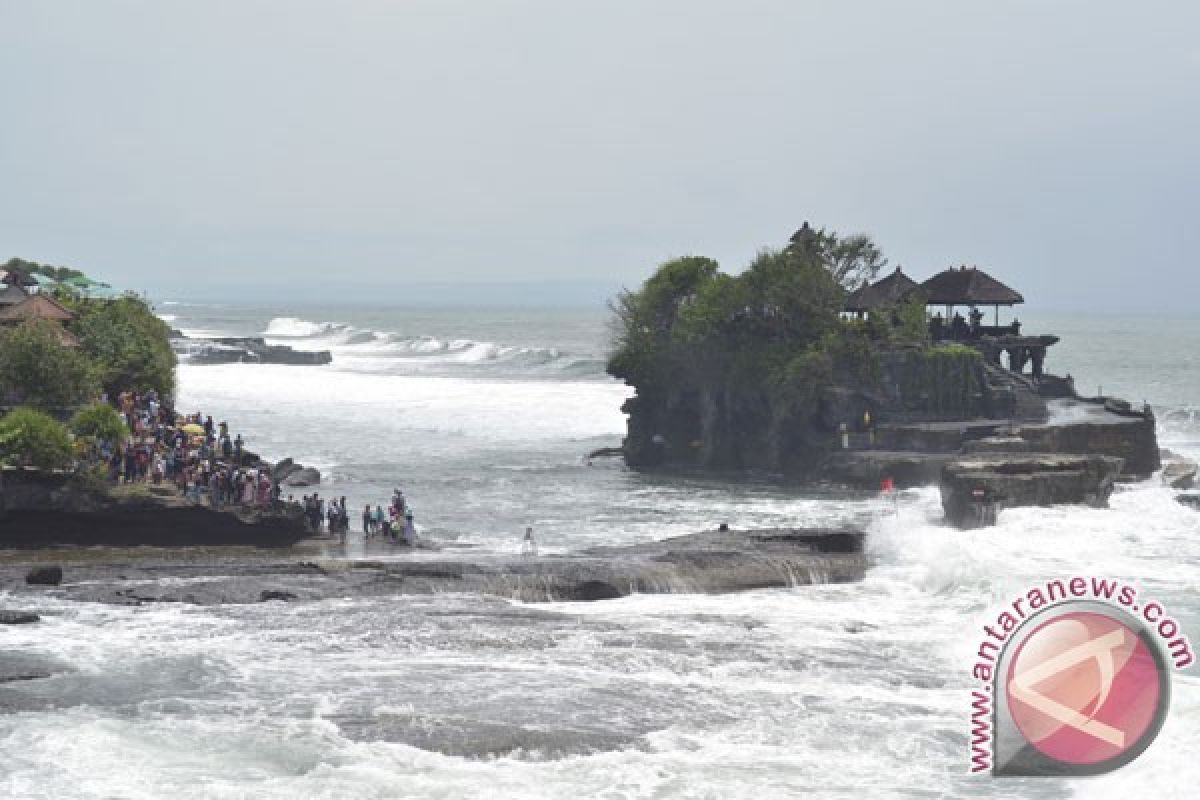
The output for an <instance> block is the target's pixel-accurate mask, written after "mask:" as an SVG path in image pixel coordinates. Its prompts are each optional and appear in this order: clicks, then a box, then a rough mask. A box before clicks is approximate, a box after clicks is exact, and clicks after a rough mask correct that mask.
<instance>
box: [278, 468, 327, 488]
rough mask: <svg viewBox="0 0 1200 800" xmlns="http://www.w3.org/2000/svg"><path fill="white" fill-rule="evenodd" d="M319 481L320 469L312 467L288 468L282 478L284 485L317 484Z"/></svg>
mask: <svg viewBox="0 0 1200 800" xmlns="http://www.w3.org/2000/svg"><path fill="white" fill-rule="evenodd" d="M320 483H321V471H320V470H318V469H315V468H313V467H300V468H299V469H295V470H289V471H288V472H287V477H285V478H284V479H283V485H284V486H296V487H299V486H317V485H319V484H320Z"/></svg>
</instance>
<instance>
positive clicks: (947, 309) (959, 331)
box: [845, 266, 1058, 381]
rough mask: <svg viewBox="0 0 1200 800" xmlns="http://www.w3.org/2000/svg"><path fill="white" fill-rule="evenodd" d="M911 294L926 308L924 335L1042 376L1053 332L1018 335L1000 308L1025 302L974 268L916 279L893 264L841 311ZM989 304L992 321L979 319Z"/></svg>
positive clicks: (860, 311)
mask: <svg viewBox="0 0 1200 800" xmlns="http://www.w3.org/2000/svg"><path fill="white" fill-rule="evenodd" d="M914 298H919V299H920V300H921V301H922V302H923V303H924V304H925V306H926V309H927V310H928V311H929V336H930V339H932V340H933V342H934V343H938V342H959V343H961V344H965V345H968V346H970V347H974V348H975V349H977V350H979V351H980V352H981V353H982V354H983V356H984V359H985V360H986V361H987V362H988V363H989V364H992V365H994V366H997V367H1005V368H1007V369H1009V370H1010V371H1012V372H1015V373H1017V374H1023V373H1024V372H1025V367H1026V366H1028V367H1029V374H1030V377H1032V378H1033V379H1034V380H1035V381H1040V380H1042V379H1043V378H1044V377H1046V376H1045V370H1044V365H1045V362H1046V351H1047V350H1048V349H1049V348H1050V347H1051V346H1052V345H1054V344H1055V343H1057V342H1058V337H1057V336H1051V335H1046V334H1042V335H1035V336H1030V335H1027V334H1026V335H1023V334H1022V333H1021V323H1020V321H1019V320H1017V319H1016V318H1015V317H1014V318H1013V319H1012V321H1011V322H1009V323H1008V324H1006V325H1001V324H1000V307H1001V306H1004V307H1005V308H1012V307H1013V306H1015V305H1018V304H1020V303H1024V302H1025V298H1024V297H1022V296H1021V293H1020V292H1018V291H1016V290H1015V289H1012V288H1010V287H1009V286H1006V285H1005V284H1003V283H1001V282H1000V281H998V280H997V279H995V278H993V277H992V276H991V275H989V274H987V273H986V272H984V271H983V270H981V269H979V268H978V267H967V266H962V267H951V268H950V269H947V270H945V271H943V272H939V273H938V274H937V275H934V276H933V277H932V278H930V279H929V280H927V281H925V282H924V283H917V282H916V281H914V280H912V279H911V278H909V277H908V276H907V275H905V274H904V273H903V272H902V271H901V270H900V269H899V268H897V269H896V270H895V271H894V272H893V273H892V274H890V275H888V276H887V277H884V278H882V279H880V280H878V281H876V282H875V283H870V284H867V285H865V286H863V287H862V288H860V289H858V290H856V291H854V292H851V293H850V295H849V296H848V297H847V298H846V305H845V311H847V312H849V313H853V314H857V315H859V316H862V315H864V314H870V313H871V312H873V311H876V312H877V311H880V310H882V309H884V308H890V307H893V306H895V305H896V304H897V303H901V302H905V301H908V300H911V299H914ZM988 306H991V307H992V309H993V310H994V317H993V322H992V324H991V325H985V324H984V317H985V314H984V312H983V311H982V310H981V309H982V308H986V307H988ZM960 309H961V310H960ZM962 311H966V316H963V314H962Z"/></svg>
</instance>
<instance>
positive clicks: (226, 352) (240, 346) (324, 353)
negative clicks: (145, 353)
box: [171, 331, 333, 366]
mask: <svg viewBox="0 0 1200 800" xmlns="http://www.w3.org/2000/svg"><path fill="white" fill-rule="evenodd" d="M175 333H178V331H175ZM171 348H172V349H173V350H174V351H175V353H176V355H178V356H179V357H180V360H181V361H184V362H186V363H188V364H205V365H212V364H289V365H293V366H320V365H322V364H329V363H331V362H332V361H333V355H332V354H331V353H330V352H329V351H328V350H315V351H308V350H296V349H294V348H292V347H289V346H287V345H281V344H267V342H266V340H265V339H262V338H261V337H257V336H246V337H224V338H213V339H192V338H188V337H186V336H183V335H182V334H180V335H179V336H178V337H176V338H172V339H171Z"/></svg>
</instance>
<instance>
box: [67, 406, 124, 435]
mask: <svg viewBox="0 0 1200 800" xmlns="http://www.w3.org/2000/svg"><path fill="white" fill-rule="evenodd" d="M70 428H71V432H72V433H74V434H75V435H76V436H79V437H84V438H87V439H91V440H92V441H94V442H112V443H114V444H120V443H121V441H122V440H124V439H125V437H127V436H128V435H129V428H128V426H126V424H125V421H124V420H122V419H121V415H120V414H118V413H117V410H116V409H115V408H113V407H112V406H110V405H109V404H108V403H93V404H92V405H90V406H85V407H83V408H81V409H79V410H78V411H76V412H75V415H74V416H73V417H71V423H70Z"/></svg>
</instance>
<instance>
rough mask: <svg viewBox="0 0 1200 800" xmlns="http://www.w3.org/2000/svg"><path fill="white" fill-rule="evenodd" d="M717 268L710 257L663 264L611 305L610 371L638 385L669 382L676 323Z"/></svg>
mask: <svg viewBox="0 0 1200 800" xmlns="http://www.w3.org/2000/svg"><path fill="white" fill-rule="evenodd" d="M718 269H719V265H718V264H717V262H716V261H713V260H712V259H711V258H704V257H703V256H684V257H683V258H675V259H672V260H670V261H667V262H666V263H664V264H663V265H662V266H660V267H659V268H658V270H657V271H656V272H655V273H654V274H653V275H652V276H650V278H649V279H648V280H647V281H646V282H645V284H643V285H642V288H641V290H639V291H637V292H631V291H629V290H625V291H622V292H621V293H620V294H619V295H618V296H617V298H616V300H614V301H613V302H612V303H610V304H609V308H610V309H611V310H612V312H613V320H612V354H611V357H610V359H609V362H608V371H609V373H610V374H612V375H616V376H617V377H620V378H624V379H626V380H628V381H629V382H630V383H634V384H635V385H636V384H638V383H645V382H647V381H651V380H654V379H655V378H658V379H668V378H669V375H668V374H667V373H665V372H664V369H669V365H670V362H671V353H672V350H673V345H674V343H675V337H674V332H675V323H676V322H677V321H678V319H679V316H680V313H681V312H682V311H683V310H684V309H685V308H687V307H688V306H689V305H691V304H692V303H694V302H695V301H696V298H697V297H698V296H699V295H700V293H701V292H702V291H703V289H704V288H705V287H706V286H707V285H708V284H709V283H711V282H712V281H713V279H714V278H715V277H716V276H717V270H718Z"/></svg>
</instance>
